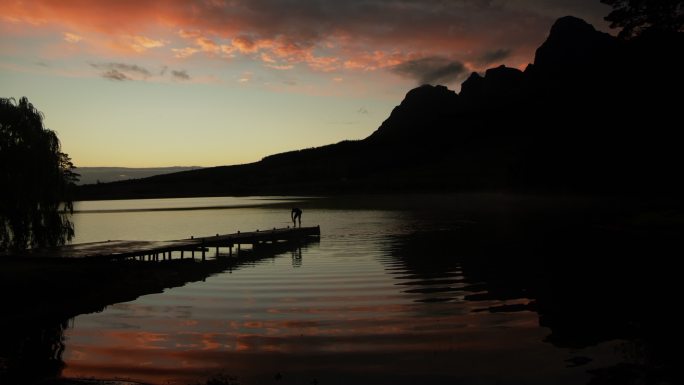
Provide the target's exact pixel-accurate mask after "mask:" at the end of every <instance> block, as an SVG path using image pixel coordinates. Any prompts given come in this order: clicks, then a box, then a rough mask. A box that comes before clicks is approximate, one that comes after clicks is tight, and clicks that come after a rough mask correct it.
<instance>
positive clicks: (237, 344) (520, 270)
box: [59, 194, 645, 385]
mask: <svg viewBox="0 0 684 385" xmlns="http://www.w3.org/2000/svg"><path fill="white" fill-rule="evenodd" d="M530 202H534V203H530ZM539 202H540V200H539V199H536V198H535V199H534V200H524V201H521V200H519V199H518V198H511V197H507V196H505V195H496V194H490V195H479V196H473V195H461V196H448V197H445V196H413V197H381V196H378V197H347V198H297V197H269V198H263V197H247V198H188V199H158V200H122V201H94V202H78V203H77V204H76V207H75V209H76V213H75V215H74V221H75V224H76V233H77V236H76V238H75V239H74V242H75V243H79V242H92V241H102V240H107V239H112V240H114V239H127V240H128V239H130V240H138V239H140V240H170V239H180V238H188V237H190V236H192V235H194V236H205V235H211V234H216V233H232V232H236V231H238V230H240V231H254V230H256V229H268V228H273V227H285V226H288V225H291V222H290V208H291V207H294V206H298V207H302V208H303V211H304V213H303V217H302V224H303V225H304V226H315V225H320V227H321V238H320V241H318V242H312V243H307V244H303V245H293V246H292V247H291V248H290V249H288V250H286V251H284V252H283V251H282V250H281V251H279V252H276V253H274V254H273V255H270V256H267V257H264V258H260V259H258V260H254V261H251V262H249V263H245V264H242V265H239V266H238V267H236V268H231V269H229V270H227V271H223V272H220V273H217V274H213V275H211V276H209V277H207V278H206V279H204V280H203V281H198V282H190V283H187V284H185V285H184V286H182V287H175V288H169V289H166V290H165V291H164V292H163V293H157V294H149V295H143V296H140V297H138V298H137V299H136V300H134V301H130V302H125V303H116V304H111V305H110V306H108V307H107V308H106V309H104V310H103V311H101V312H98V313H92V314H82V315H79V316H77V317H75V318H73V319H72V320H70V321H69V322H68V323H67V324H66V327H65V328H64V330H63V333H64V338H63V339H62V343H63V346H62V347H61V348H60V349H59V354H60V357H59V359H61V361H63V363H64V366H63V369H62V370H61V375H62V376H63V377H69V378H73V377H85V378H99V379H113V378H117V379H128V380H134V381H141V382H147V383H153V384H196V383H204V381H206V380H207V379H208V378H212V377H216V376H224V378H225V377H230V378H232V379H233V380H231V381H232V383H240V384H271V383H273V384H276V383H277V384H326V385H327V384H417V383H423V384H459V383H463V384H585V383H590V382H591V381H593V382H591V383H592V384H596V383H607V382H601V380H605V379H606V378H613V377H611V375H612V374H610V373H613V372H614V371H615V368H623V367H625V366H629V367H630V368H633V367H637V366H638V365H641V363H642V361H643V359H644V355H645V353H643V352H642V351H641V350H640V346H642V345H640V342H639V341H640V340H639V339H637V338H633V336H631V335H630V334H629V333H612V332H611V331H610V330H620V328H621V327H622V324H619V325H617V326H616V324H617V323H618V322H621V321H614V320H613V319H612V318H611V316H615V317H621V313H620V310H621V309H622V308H620V309H612V308H611V309H610V310H607V312H608V313H606V314H608V316H606V314H602V311H603V310H602V309H604V307H603V305H602V303H604V302H603V301H604V299H603V297H602V296H601V295H597V296H596V297H598V298H599V299H598V300H597V302H598V303H599V305H598V306H597V305H596V303H595V302H594V301H590V302H591V303H590V304H588V305H586V306H587V307H586V309H587V310H586V313H587V314H584V313H585V312H583V311H576V310H577V309H578V306H580V307H582V309H583V307H584V306H585V301H584V299H583V300H582V301H580V302H579V305H578V302H576V301H574V300H572V299H566V298H565V297H566V295H565V293H566V291H562V292H559V293H560V294H557V291H554V282H549V281H555V279H554V277H553V276H552V274H553V273H550V272H549V269H548V268H547V267H544V264H542V263H539V258H541V257H540V255H542V256H543V257H544V258H546V257H548V256H549V255H550V254H551V256H552V257H553V253H557V254H558V255H559V256H562V255H565V250H564V248H563V247H559V246H558V244H557V243H556V241H555V240H553V238H552V236H545V234H547V233H545V232H544V231H549V229H548V227H547V226H544V224H545V223H546V222H545V220H546V219H548V215H549V214H548V210H546V209H540V208H539V207H545V206H544V204H543V203H541V204H540V203H539ZM573 204H574V203H572V204H571V203H568V202H561V203H560V204H556V205H554V207H556V208H557V209H558V210H561V211H562V210H567V211H572V206H573ZM559 207H560V208H559ZM554 218H555V217H554ZM544 227H547V228H545V229H544ZM540 237H541V238H543V239H546V240H549V239H550V241H548V242H543V241H540V240H539V239H540ZM548 244H551V245H552V246H548ZM553 245H555V246H553ZM572 250H576V249H575V248H572ZM594 250H602V249H601V247H600V246H598V248H594ZM586 252H587V253H591V252H592V251H591V250H587V251H586ZM549 253H550V254H549ZM234 258H240V257H239V256H234ZM540 266H542V267H540ZM551 270H553V269H551ZM579 270H582V269H579ZM573 274H574V273H573ZM563 277H564V278H563V281H562V282H564V283H566V282H570V283H571V285H573V286H576V287H577V289H574V288H573V289H571V290H569V292H571V293H572V294H571V295H569V296H568V297H570V298H573V297H575V298H578V297H584V296H586V293H587V292H589V293H593V292H594V291H598V290H595V287H589V288H587V287H582V285H583V284H584V283H585V282H583V279H581V278H578V277H576V276H575V277H572V276H571V277H567V276H563ZM597 281H602V278H600V277H599V279H598V280H597ZM566 286H567V285H566ZM611 286H614V285H612V283H611ZM549 292H552V293H554V294H553V295H549V294H548V293H549ZM611 293H612V292H611ZM591 296H592V297H594V296H593V294H592V295H591ZM610 298H613V297H610ZM559 304H560V305H559ZM566 309H572V310H571V311H567V310H566ZM597 309H598V310H597ZM614 310H615V311H614ZM642 350H643V349H642ZM606 373H608V374H606Z"/></svg>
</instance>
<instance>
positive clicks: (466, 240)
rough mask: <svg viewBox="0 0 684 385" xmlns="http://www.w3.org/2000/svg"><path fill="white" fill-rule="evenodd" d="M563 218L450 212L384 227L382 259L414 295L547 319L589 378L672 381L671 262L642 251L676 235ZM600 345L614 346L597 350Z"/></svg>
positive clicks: (655, 249) (553, 339)
mask: <svg viewBox="0 0 684 385" xmlns="http://www.w3.org/2000/svg"><path fill="white" fill-rule="evenodd" d="M563 218H564V219H570V221H567V222H561V221H551V222H545V224H546V226H544V227H542V226H535V224H534V223H533V222H529V221H525V220H514V221H513V223H515V224H516V226H517V228H513V229H511V228H502V227H507V226H508V223H505V222H504V224H501V223H497V222H495V221H487V220H484V221H482V222H477V221H473V222H463V221H453V224H452V226H451V228H450V229H447V228H448V227H449V226H444V223H441V226H430V225H426V223H421V226H420V228H421V230H416V231H415V232H412V233H409V234H405V235H400V236H394V237H389V239H388V240H387V242H385V244H384V247H385V249H386V250H387V251H388V256H387V257H386V258H383V259H382V261H383V263H384V264H385V265H386V269H387V271H388V272H389V273H390V274H392V275H393V276H395V279H396V280H397V281H398V282H397V283H396V285H399V286H402V287H405V288H404V289H403V290H402V291H403V292H404V293H407V294H411V295H414V296H415V298H414V301H416V302H422V303H450V304H454V306H458V308H459V309H460V310H465V311H472V312H487V313H490V314H498V313H508V314H509V316H508V317H507V320H508V322H510V320H511V319H516V318H518V319H519V318H520V316H519V315H512V314H513V313H527V314H534V319H530V318H528V319H527V322H533V323H535V324H537V323H538V324H539V325H541V326H542V327H546V328H548V331H547V332H545V336H544V337H543V340H544V341H545V342H547V343H551V344H553V345H554V346H556V347H560V348H564V349H565V350H566V351H567V352H568V355H569V356H568V358H565V359H564V361H565V363H566V367H567V368H568V369H572V368H576V367H582V368H584V369H585V370H587V371H588V373H591V374H592V377H591V378H590V379H589V381H588V382H589V383H590V384H613V383H622V384H636V383H671V381H672V382H675V383H676V382H678V380H674V379H675V378H679V377H680V376H681V374H679V373H678V372H679V370H676V369H675V368H676V367H677V365H676V364H675V363H674V361H673V358H672V355H671V352H672V351H673V349H674V348H676V347H677V346H678V342H674V340H673V336H674V335H676V334H677V332H676V330H677V329H678V326H677V325H675V324H674V323H673V322H672V320H673V319H677V318H676V316H675V315H674V309H673V308H672V307H671V303H672V302H671V301H676V297H675V296H674V291H673V290H672V281H669V279H668V278H669V277H671V272H668V271H665V270H664V269H663V267H664V266H666V265H661V264H660V263H656V262H655V261H649V263H644V256H645V255H658V254H659V253H663V252H665V251H666V250H668V249H671V248H673V247H676V245H675V244H674V243H673V239H671V238H669V239H662V238H661V239H658V242H657V243H655V244H654V243H653V242H654V241H655V239H654V238H653V237H652V236H650V235H649V236H643V234H642V235H639V234H637V236H635V235H634V234H626V233H619V232H617V233H616V232H606V231H605V229H602V228H595V227H588V226H586V224H580V222H578V221H576V217H573V216H565V217H563ZM414 220H416V221H417V222H420V219H419V218H416V219H414ZM573 220H574V221H573ZM445 227H446V228H445ZM484 240H486V242H485V241H484ZM658 259H659V258H658V257H655V260H658ZM635 261H638V262H636V263H635ZM636 282H638V283H639V284H636V285H635V283H636ZM440 311H444V309H443V308H441V309H440ZM531 312H534V313H531ZM542 330H543V329H542ZM597 346H598V347H604V348H605V347H607V346H612V348H613V349H615V352H617V354H616V355H615V356H614V358H613V360H610V359H608V360H606V359H605V357H604V359H603V360H602V359H599V358H597V357H600V356H601V354H602V353H600V352H597V351H596V350H595V347H597ZM521 354H527V353H521ZM554 382H555V381H554Z"/></svg>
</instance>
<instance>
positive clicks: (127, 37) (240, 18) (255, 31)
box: [0, 0, 601, 72]
mask: <svg viewBox="0 0 684 385" xmlns="http://www.w3.org/2000/svg"><path fill="white" fill-rule="evenodd" d="M565 3H567V4H565ZM571 3H572V4H571ZM593 3H598V2H596V1H595V0H578V1H577V2H564V4H563V5H557V4H556V5H553V7H552V6H551V5H548V6H544V5H543V4H541V3H540V2H537V1H532V0H524V1H523V0H521V1H519V2H513V3H510V4H509V3H506V5H505V6H504V5H494V4H493V3H492V2H491V1H489V0H469V1H464V2H460V1H459V2H439V3H435V2H425V1H421V0H401V1H399V0H388V1H386V2H383V3H378V4H375V3H372V2H367V1H362V0H349V1H344V2H339V1H333V0H323V1H320V2H310V1H305V0H293V1H291V2H288V8H287V9H285V8H283V5H282V2H279V1H275V0H264V1H259V2H254V1H248V0H233V1H230V2H227V1H199V0H197V1H192V0H164V1H162V0H120V1H113V2H102V1H90V0H35V1H30V2H29V1H19V0H9V1H6V2H4V3H3V16H2V19H1V20H2V21H0V22H2V23H14V24H17V23H18V24H21V23H26V24H30V25H33V26H37V28H39V29H40V28H46V29H47V28H52V29H53V30H54V28H59V29H60V30H68V31H69V32H68V34H69V35H67V34H65V35H64V39H65V40H66V41H67V42H69V43H76V42H78V41H80V40H79V39H78V37H81V38H88V39H89V38H90V35H92V34H96V35H98V36H100V37H102V38H103V39H105V40H106V39H109V43H106V44H97V45H95V44H93V45H92V46H93V47H97V48H93V49H102V48H101V47H111V49H113V50H115V51H116V52H120V53H125V52H126V51H128V52H129V53H132V54H138V55H139V54H144V53H145V52H147V51H148V50H151V49H157V50H156V53H155V54H158V52H160V51H162V50H164V51H163V52H166V53H167V54H168V55H169V56H170V57H176V58H187V57H190V56H193V55H195V54H198V53H204V54H206V55H208V56H210V57H218V58H223V57H231V56H232V55H237V54H240V55H243V56H246V57H248V58H250V59H252V60H256V61H259V62H261V63H262V64H263V65H265V66H267V67H269V68H276V69H287V68H292V66H294V65H296V64H298V63H302V64H305V65H306V67H308V68H310V69H311V70H314V71H323V72H326V71H336V70H347V71H375V70H379V69H387V68H391V67H393V66H396V65H398V64H400V63H403V62H405V61H407V60H415V59H417V58H422V57H449V58H450V59H453V60H456V61H459V62H463V63H475V65H477V66H480V67H484V66H485V65H486V64H485V63H487V62H488V61H489V62H491V61H492V60H493V59H496V60H494V61H497V62H500V61H501V60H503V59H506V60H507V62H508V63H511V64H512V65H520V63H525V62H529V61H530V60H531V59H532V56H533V54H534V47H536V46H537V45H538V44H539V43H540V42H541V41H543V39H544V37H545V36H546V33H547V31H548V28H549V26H550V25H551V23H552V22H553V20H554V19H555V18H556V17H558V16H562V15H565V14H568V13H575V14H579V16H584V17H588V18H589V20H590V21H593V22H596V21H597V20H598V21H600V14H598V13H597V12H598V11H599V10H601V8H599V7H598V6H596V5H590V4H593ZM583 10H585V11H583ZM179 39H180V41H179ZM116 52H115V53H116ZM503 53H506V55H503ZM478 63H479V64H478ZM509 65H510V64H509ZM475 69H477V68H475Z"/></svg>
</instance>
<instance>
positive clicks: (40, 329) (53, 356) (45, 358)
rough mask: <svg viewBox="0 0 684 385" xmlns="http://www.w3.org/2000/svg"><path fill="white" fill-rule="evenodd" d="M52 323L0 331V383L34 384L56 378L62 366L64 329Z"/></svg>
mask: <svg viewBox="0 0 684 385" xmlns="http://www.w3.org/2000/svg"><path fill="white" fill-rule="evenodd" d="M67 326H68V324H67V322H60V323H58V324H54V325H32V326H31V327H25V326H24V325H15V327H14V328H12V329H7V328H2V329H1V330H0V341H2V343H0V384H33V383H38V382H42V381H44V380H46V379H50V378H54V377H57V376H59V375H60V374H61V372H62V369H63V368H64V362H63V361H62V354H63V353H64V348H65V339H64V331H65V329H66V328H67Z"/></svg>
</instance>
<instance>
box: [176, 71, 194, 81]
mask: <svg viewBox="0 0 684 385" xmlns="http://www.w3.org/2000/svg"><path fill="white" fill-rule="evenodd" d="M171 76H173V78H174V79H176V80H190V75H188V71H186V70H178V71H176V70H171Z"/></svg>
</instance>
